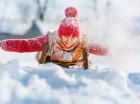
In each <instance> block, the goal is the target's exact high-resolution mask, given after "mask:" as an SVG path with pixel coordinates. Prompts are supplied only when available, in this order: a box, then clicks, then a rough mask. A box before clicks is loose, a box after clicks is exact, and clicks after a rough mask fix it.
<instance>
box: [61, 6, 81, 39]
mask: <svg viewBox="0 0 140 104" xmlns="http://www.w3.org/2000/svg"><path fill="white" fill-rule="evenodd" d="M65 16H66V17H65V18H64V19H63V20H62V22H61V24H60V26H59V28H58V34H59V36H74V37H78V36H79V34H80V30H79V23H78V20H77V19H76V16H77V10H76V8H74V7H68V8H66V9H65Z"/></svg>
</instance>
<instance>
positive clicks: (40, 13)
mask: <svg viewBox="0 0 140 104" xmlns="http://www.w3.org/2000/svg"><path fill="white" fill-rule="evenodd" d="M36 4H37V5H38V12H37V13H38V14H37V17H38V18H39V19H40V20H41V21H44V20H45V12H46V9H47V4H48V0H44V3H43V5H41V0H36Z"/></svg>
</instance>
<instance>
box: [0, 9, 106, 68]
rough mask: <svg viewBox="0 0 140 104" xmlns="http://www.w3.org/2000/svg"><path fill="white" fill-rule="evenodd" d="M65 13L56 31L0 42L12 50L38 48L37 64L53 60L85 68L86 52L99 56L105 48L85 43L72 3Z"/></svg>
mask: <svg viewBox="0 0 140 104" xmlns="http://www.w3.org/2000/svg"><path fill="white" fill-rule="evenodd" d="M65 16H66V17H65V18H64V19H63V20H62V22H61V24H60V26H59V28H58V30H57V31H54V32H48V33H47V34H46V35H45V36H42V37H37V38H32V39H8V40H4V41H2V42H1V43H0V46H1V48H2V49H3V50H5V51H11V52H20V53H22V52H39V53H38V54H37V57H36V58H37V60H38V62H39V63H40V64H43V63H47V62H53V63H56V64H58V65H60V66H62V67H69V66H78V67H84V68H85V69H87V68H88V67H89V65H88V63H89V62H88V53H91V54H95V55H101V56H102V55H107V53H108V50H107V49H104V48H102V47H101V46H100V45H97V44H96V45H95V44H91V45H88V47H87V46H86V44H85V42H84V39H82V37H81V34H80V29H79V23H78V20H77V18H76V16H77V10H76V9H75V8H74V7H68V8H67V9H66V10H65Z"/></svg>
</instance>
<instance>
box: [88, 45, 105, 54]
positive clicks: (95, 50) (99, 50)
mask: <svg viewBox="0 0 140 104" xmlns="http://www.w3.org/2000/svg"><path fill="white" fill-rule="evenodd" d="M89 53H91V54H95V55H99V56H107V55H108V49H107V48H103V47H102V46H101V45H100V44H98V43H96V44H91V45H89Z"/></svg>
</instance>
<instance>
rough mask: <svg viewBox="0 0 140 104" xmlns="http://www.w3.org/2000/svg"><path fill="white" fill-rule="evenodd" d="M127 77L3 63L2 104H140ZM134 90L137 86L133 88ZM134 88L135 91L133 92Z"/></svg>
mask: <svg viewBox="0 0 140 104" xmlns="http://www.w3.org/2000/svg"><path fill="white" fill-rule="evenodd" d="M127 77H128V76H127V73H125V72H124V71H120V70H116V69H113V68H108V69H102V70H99V69H91V70H87V71H85V70H83V69H78V70H76V69H65V70H64V69H63V68H61V67H59V66H57V65H54V64H52V63H50V64H45V65H39V66H37V67H34V68H30V67H26V68H22V69H20V65H19V62H18V61H17V60H12V61H9V62H7V63H0V83H1V85H0V102H1V104H139V102H140V99H139V98H138V95H137V94H136V93H134V92H133V91H132V89H133V87H132V86H130V85H132V83H131V84H130V85H129V87H128V83H127V82H128V78H127ZM133 86H134V84H133ZM130 87H131V88H130Z"/></svg>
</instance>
